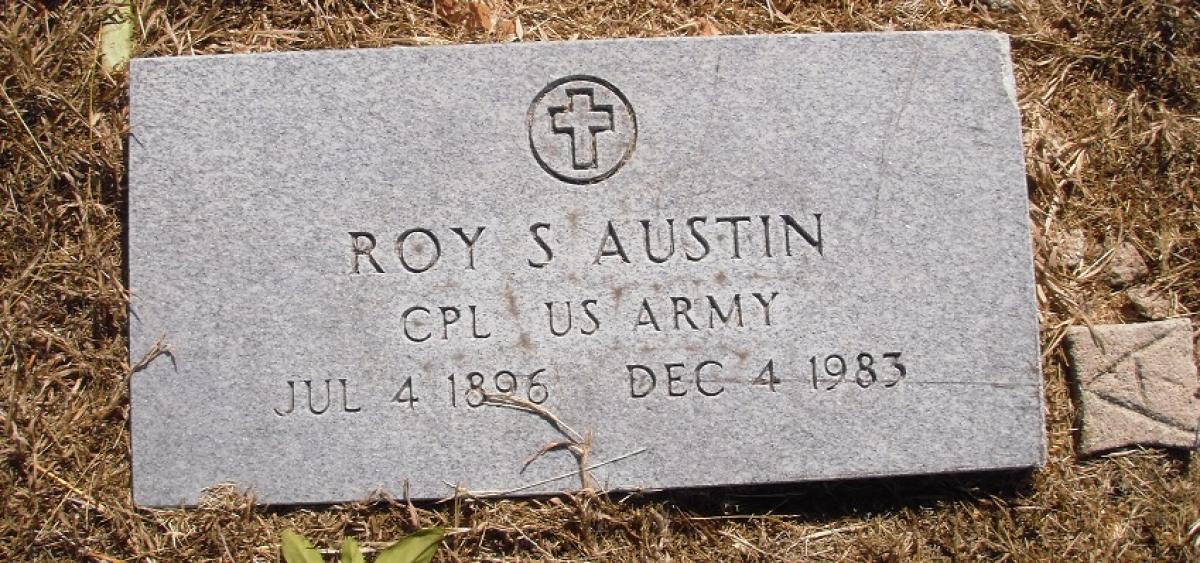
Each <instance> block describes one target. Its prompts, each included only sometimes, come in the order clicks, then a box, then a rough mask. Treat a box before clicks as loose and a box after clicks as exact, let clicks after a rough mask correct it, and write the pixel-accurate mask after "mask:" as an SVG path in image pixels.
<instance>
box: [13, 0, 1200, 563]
mask: <svg viewBox="0 0 1200 563" xmlns="http://www.w3.org/2000/svg"><path fill="white" fill-rule="evenodd" d="M134 4H135V5H134V13H135V19H136V22H135V31H134V35H135V39H136V46H135V55H136V56H145V57H150V56H175V55H188V54H209V53H244V52H262V51H275V50H294V49H325V48H334V47H338V48H344V47H383V46H398V45H407V46H414V45H433V44H446V43H461V42H499V41H546V40H574V39H588V38H597V37H629V36H632V37H651V36H671V35H711V34H718V33H719V34H745V33H813V32H827V31H880V30H927V29H963V28H978V29H989V30H999V31H1003V32H1005V33H1008V34H1010V35H1011V36H1012V43H1013V58H1014V61H1015V68H1016V72H1017V82H1018V87H1019V91H1020V106H1021V111H1022V115H1023V120H1024V137H1025V151H1026V152H1025V154H1026V159H1027V163H1028V190H1029V198H1030V203H1031V212H1030V220H1031V224H1032V226H1033V228H1034V231H1035V233H1036V234H1035V244H1036V247H1037V251H1036V256H1037V269H1038V306H1039V310H1040V317H1041V338H1042V342H1043V350H1044V358H1045V381H1046V405H1047V424H1048V433H1049V462H1048V464H1047V466H1046V467H1045V468H1044V469H1041V470H1039V471H1036V472H1034V473H1032V474H1025V475H1011V474H1010V475H986V476H957V477H941V478H909V479H890V480H880V481H871V482H854V483H837V484H809V485H801V486H791V487H771V488H748V489H746V488H734V489H722V490H711V491H691V492H676V493H660V494H654V495H639V496H624V495H594V494H580V495H575V496H562V497H557V498H549V499H535V500H479V499H471V498H465V497H459V498H456V499H454V500H452V501H448V502H444V503H440V504H420V505H418V506H416V507H411V506H409V505H407V504H406V503H404V502H403V501H395V500H389V499H376V500H374V501H371V502H363V503H359V504H354V505H344V506H334V507H326V508H321V507H314V508H312V509H299V508H293V509H285V510H278V509H264V508H259V507H255V506H254V505H253V504H252V503H251V502H249V501H248V500H247V499H245V498H242V497H240V496H238V495H237V494H233V493H222V492H219V491H218V492H216V493H214V494H213V495H212V496H211V497H210V498H209V499H208V500H207V501H206V502H205V503H204V504H203V505H202V506H201V507H200V508H197V509H192V510H140V509H136V508H134V507H133V506H132V504H131V502H130V492H129V454H128V452H129V432H128V429H127V421H128V416H129V400H128V389H127V378H128V374H129V370H130V366H129V362H128V360H127V350H126V343H125V336H124V334H125V333H124V328H123V327H124V324H125V321H126V311H125V305H126V294H125V290H124V285H123V282H124V280H123V260H124V258H123V255H122V238H121V237H122V209H123V206H124V198H125V193H126V192H125V185H124V175H125V172H124V171H125V166H124V156H123V146H122V143H123V139H124V137H125V134H126V131H127V123H128V122H127V118H128V111H127V97H126V92H127V77H126V76H125V74H124V73H122V72H117V73H115V74H109V73H106V72H104V71H103V70H102V69H101V68H100V65H99V64H98V62H97V60H98V48H97V37H98V33H99V28H100V26H101V24H102V23H103V22H104V18H105V15H106V14H107V13H108V10H107V7H106V6H105V5H104V4H99V3H95V4H88V3H85V5H76V4H75V3H68V2H60V1H49V0H47V1H45V2H38V1H33V0H9V1H8V2H3V3H0V5H2V6H3V7H2V8H0V65H2V69H3V72H2V73H0V87H2V89H0V94H2V96H0V98H2V99H0V116H2V118H0V185H2V188H3V189H2V190H0V209H2V210H3V211H2V212H0V232H2V233H3V234H2V235H0V372H2V374H3V375H2V376H0V554H2V555H3V559H4V560H6V561H87V560H92V561H127V560H128V561H133V560H136V561H210V560H220V561H239V562H240V561H251V560H265V561H274V560H276V559H277V557H278V549H277V545H278V537H279V532H280V531H281V530H283V529H285V528H289V527H292V528H295V529H297V530H300V531H301V532H303V533H305V534H306V535H308V536H309V537H311V538H313V539H314V541H315V542H316V543H317V544H318V545H319V546H322V547H334V546H336V545H337V543H338V541H339V540H340V538H342V537H344V536H347V535H353V536H354V537H356V538H358V540H359V541H360V542H364V543H366V544H367V545H368V546H375V547H378V546H380V545H382V544H383V542H387V541H389V540H393V539H395V538H397V537H399V536H401V535H403V534H405V533H407V532H410V531H412V530H414V529H416V528H417V527H419V526H427V525H440V526H445V527H447V528H448V529H450V532H451V535H450V536H449V537H448V538H447V540H446V541H445V542H444V544H443V548H442V551H441V553H440V555H439V557H440V560H444V561H448V560H454V561H458V560H476V559H576V560H577V559H594V560H677V561H678V560H734V561H736V560H789V559H791V560H810V559H813V560H823V559H853V560H860V559H877V560H902V559H904V560H906V559H917V560H925V559H977V558H979V559H990V560H1003V559H1015V560H1044V559H1081V560H1082V559H1086V560H1139V561H1140V560H1152V559H1153V560H1168V561H1173V560H1197V559H1200V547H1198V545H1197V544H1198V543H1200V537H1198V536H1200V468H1198V467H1197V464H1196V459H1197V458H1196V457H1195V454H1192V455H1191V456H1189V454H1187V453H1180V452H1167V451H1162V450H1154V449H1147V450H1135V451H1125V452H1120V453H1117V454H1112V455H1108V456H1104V457H1099V458H1095V459H1086V460H1081V459H1079V458H1078V456H1076V454H1075V451H1074V435H1073V430H1074V415H1075V407H1074V405H1073V403H1072V399H1071V395H1070V392H1069V389H1068V385H1067V384H1068V379H1067V373H1066V369H1065V358H1064V355H1063V350H1062V346H1061V338H1062V335H1063V331H1064V328H1065V327H1066V326H1068V325H1071V324H1083V323H1101V322H1134V321H1137V320H1140V317H1139V315H1140V314H1141V313H1139V309H1138V308H1137V307H1135V306H1132V304H1131V301H1130V297H1129V292H1128V291H1124V290H1116V289H1113V288H1112V287H1111V286H1110V285H1108V284H1107V283H1106V282H1105V280H1104V271H1105V268H1106V264H1107V262H1108V261H1109V260H1110V258H1111V256H1112V250H1113V249H1114V248H1116V247H1117V245H1118V244H1120V243H1124V242H1129V243H1132V244H1133V245H1134V246H1135V247H1136V248H1137V250H1138V252H1139V253H1140V254H1141V255H1142V256H1143V257H1144V258H1145V260H1146V262H1147V264H1148V266H1149V270H1150V273H1149V275H1148V276H1147V277H1146V278H1145V279H1144V280H1143V281H1142V282H1140V284H1139V288H1140V289H1139V290H1140V291H1144V290H1149V291H1151V292H1155V293H1157V294H1159V295H1161V296H1162V298H1163V299H1165V301H1164V303H1165V304H1166V305H1165V306H1166V307H1167V308H1168V309H1169V314H1171V315H1173V316H1190V317H1191V318H1192V319H1193V321H1194V320H1195V315H1196V312H1197V311H1200V283H1198V280H1200V193H1198V190H1200V171H1198V168H1197V167H1198V162H1197V159H1198V155H1200V88H1198V84H1197V81H1198V78H1200V7H1198V6H1200V5H1198V4H1196V3H1193V2H1187V1H1178V2H1172V1H1165V0H1163V1H1156V2H1150V1H1136V0H1123V1H1117V0H1102V1H1082V0H1080V1H1063V0H1036V1H1035V0H1011V1H1010V0H990V1H987V2H984V1H978V2H976V1H962V2H936V1H919V0H910V1H902V2H882V3H879V4H873V3H867V2H861V1H859V0H842V1H824V2H814V3H808V2H800V1H793V0H744V1H726V2H718V1H712V0H709V1H705V0H696V1H692V2H686V1H677V2H672V1H666V0H642V1H635V0H596V1H593V2H559V1H555V0H537V1H521V0H489V1H488V2H487V3H486V4H473V3H469V2H466V1H464V0H457V1H455V0H420V1H410V2H386V1H377V0H353V1H350V0H348V1H332V0H308V1H303V2H301V1H297V2H283V1H278V2H274V1H262V2H253V3H242V2H228V3H224V4H223V3H220V2H195V3H188V5H185V4H184V3H177V2H150V1H147V0H140V1H135V2H134ZM246 4H249V6H247V5H246ZM1072 240H1074V241H1076V242H1078V241H1079V240H1082V241H1084V242H1085V248H1084V252H1083V255H1082V261H1081V262H1078V263H1077V262H1076V261H1075V260H1073V259H1071V258H1070V256H1069V254H1070V252H1068V251H1067V250H1069V242H1070V241H1072Z"/></svg>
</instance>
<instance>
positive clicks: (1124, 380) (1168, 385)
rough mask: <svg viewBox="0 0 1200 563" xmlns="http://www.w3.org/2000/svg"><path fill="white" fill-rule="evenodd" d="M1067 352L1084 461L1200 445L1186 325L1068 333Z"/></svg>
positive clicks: (1171, 322) (1182, 321) (1103, 327)
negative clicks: (1123, 451)
mask: <svg viewBox="0 0 1200 563" xmlns="http://www.w3.org/2000/svg"><path fill="white" fill-rule="evenodd" d="M1067 351H1068V354H1069V356H1070V361H1071V370H1072V375H1073V377H1074V380H1073V388H1074V393H1075V398H1076V402H1077V406H1078V407H1079V413H1080V415H1079V424H1080V433H1079V443H1078V449H1079V453H1080V454H1081V455H1090V454H1095V453H1100V452H1104V451H1108V450H1113V449H1117V448H1123V447H1127V446H1134V445H1154V446H1164V447H1173V448H1187V449H1194V448H1197V446H1198V445H1200V443H1198V440H1197V438H1198V436H1197V426H1198V424H1200V398H1198V397H1197V389H1198V388H1200V382H1198V381H1197V375H1196V365H1195V363H1194V361H1193V355H1194V345H1193V341H1192V325H1191V322H1190V321H1188V320H1187V319H1171V320H1166V321H1158V322H1150V323H1137V324H1127V325H1097V326H1093V327H1090V328H1089V327H1071V328H1070V329H1069V332H1068V333H1067Z"/></svg>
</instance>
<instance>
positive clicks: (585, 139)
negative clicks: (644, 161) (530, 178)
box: [526, 75, 637, 184]
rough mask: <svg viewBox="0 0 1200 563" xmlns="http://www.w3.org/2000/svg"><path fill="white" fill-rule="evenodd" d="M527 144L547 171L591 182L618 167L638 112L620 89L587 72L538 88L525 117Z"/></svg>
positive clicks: (633, 141)
mask: <svg viewBox="0 0 1200 563" xmlns="http://www.w3.org/2000/svg"><path fill="white" fill-rule="evenodd" d="M526 126H527V128H528V131H529V149H530V152H532V153H533V157H534V159H535V160H536V161H537V163H538V165H539V166H541V167H542V169H543V170H545V171H546V172H547V173H548V174H550V175H551V176H553V177H555V178H558V179H559V180H562V181H564V182H567V183H571V184H595V183H597V182H600V181H602V180H604V179H606V178H608V177H610V176H612V175H613V174H615V173H616V172H617V170H618V169H620V168H621V166H623V165H624V164H625V163H626V162H627V161H628V160H629V158H630V157H631V156H633V150H634V147H635V146H636V145H637V116H636V115H635V114H634V111H633V106H632V105H630V103H629V100H628V99H627V98H626V97H625V95H624V94H623V93H621V91H620V90H618V89H617V88H616V87H615V86H613V85H612V84H610V83H609V82H608V81H605V80H603V79H600V78H597V77H594V76H587V75H571V76H566V77H563V78H559V79H558V80H555V81H553V82H551V83H550V84H548V85H547V86H546V87H545V88H542V90H541V91H540V92H538V93H537V95H536V96H534V98H533V101H532V102H531V103H530V104H529V112H528V115H527V117H526Z"/></svg>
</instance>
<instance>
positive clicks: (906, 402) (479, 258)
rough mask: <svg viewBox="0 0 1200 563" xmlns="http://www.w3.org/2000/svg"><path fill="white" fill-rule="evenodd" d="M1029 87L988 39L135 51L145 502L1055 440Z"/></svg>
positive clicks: (637, 477)
mask: <svg viewBox="0 0 1200 563" xmlns="http://www.w3.org/2000/svg"><path fill="white" fill-rule="evenodd" d="M1015 96H1016V94H1015V91H1014V83H1013V76H1012V69H1011V64H1010V60H1009V47H1008V39H1007V38H1006V37H1005V36H1003V35H996V34H990V33H981V32H936V33H935V32H930V33H887V34H824V35H805V36H769V37H767V36H762V37H721V38H693V39H655V40H614V41H588V42H571V43H539V44H511V45H485V46H453V47H419V48H396V49H381V50H349V51H323V52H307V53H274V54H264V55H236V56H205V57H177V58H161V59H139V60H135V61H133V63H132V69H131V84H130V120H131V127H132V130H131V134H130V140H129V164H130V170H129V248H128V256H129V288H130V290H131V292H132V302H131V305H130V313H131V314H130V319H131V320H130V328H129V331H130V359H131V363H134V364H136V363H138V361H139V360H141V359H142V358H143V356H145V355H146V354H147V352H148V351H150V350H151V349H152V348H153V346H154V344H155V343H156V342H158V341H159V339H160V338H161V339H162V340H161V342H162V343H163V344H164V345H165V346H166V347H167V349H168V350H169V351H170V355H162V356H159V357H157V358H155V359H154V360H152V361H150V362H149V363H148V364H147V365H146V366H145V367H144V368H143V369H139V370H137V371H136V372H135V373H134V374H133V376H132V381H131V393H132V422H131V425H132V450H133V451H132V463H133V493H134V499H135V501H136V502H137V503H138V504H141V505H175V504H190V503H195V502H196V501H197V500H198V498H199V497H200V496H201V495H202V493H203V491H204V490H205V488H207V487H210V486H213V485H216V484H221V483H235V484H237V485H238V486H240V487H243V488H246V489H250V490H252V491H253V492H254V493H255V495H256V496H257V498H258V499H259V500H260V501H261V502H267V503H319V502H330V501H347V500H354V499H360V498H363V497H365V496H367V495H369V494H371V493H373V492H376V491H385V492H389V493H391V494H393V495H397V496H399V495H402V494H403V490H404V487H405V484H406V483H407V484H408V485H409V486H410V487H411V489H410V490H411V494H412V496H413V497H414V498H435V497H444V496H448V495H450V494H452V493H453V491H454V486H455V485H459V486H462V487H465V488H467V489H470V490H472V491H476V492H478V491H500V492H509V493H515V494H530V493H542V492H552V491H561V490H566V489H572V488H576V487H579V486H580V483H581V480H580V477H579V475H577V474H572V473H573V472H576V473H577V472H578V469H579V464H578V463H577V459H576V455H575V454H577V453H580V452H581V451H582V450H584V449H586V450H587V451H586V453H587V456H586V457H587V464H588V465H589V467H590V466H598V467H594V468H593V469H590V470H589V471H588V474H589V475H590V476H591V477H592V479H593V483H594V484H595V486H597V487H602V488H608V489H655V488H665V487H695V486H707V485H722V484H741V483H774V482H791V481H805V480H819V479H841V478H855V477H871V476H881V475H900V474H921V473H938V472H954V471H968V470H984V469H998V468H1019V467H1029V466H1035V465H1038V464H1041V463H1042V462H1043V461H1044V459H1045V449H1044V439H1045V438H1044V429H1043V422H1042V392H1041V375H1040V366H1039V348H1038V326H1037V316H1036V311H1035V301H1034V289H1033V268H1032V258H1031V245H1030V233H1029V226H1028V225H1029V221H1028V218H1027V200H1026V188H1025V172H1024V166H1023V162H1022V149H1021V130H1020V120H1019V117H1018V113H1017V107H1016V101H1015ZM551 317H552V319H553V322H551ZM843 372H844V373H843ZM414 397H415V399H416V400H415V401H414V400H413V398H414ZM551 418H555V419H557V420H558V421H560V422H561V423H563V424H564V425H566V426H569V427H570V428H569V429H566V428H563V429H561V430H560V429H558V428H556V426H555V425H554V424H551V422H550V419H551ZM563 440H566V441H568V442H570V443H572V445H573V446H574V450H575V453H572V451H571V449H570V448H564V449H559V450H556V451H552V452H549V453H547V454H546V455H544V456H541V457H539V458H537V459H535V460H534V461H532V462H530V463H528V465H526V461H527V460H528V459H530V457H531V456H532V455H533V454H535V453H536V452H538V451H539V450H540V449H541V448H542V447H543V446H545V445H546V444H548V443H551V442H555V441H563ZM585 443H586V444H587V445H586V446H585V445H584V444H585ZM614 460H615V461H614ZM563 476H565V477H563ZM556 477H561V478H558V479H555V478H556Z"/></svg>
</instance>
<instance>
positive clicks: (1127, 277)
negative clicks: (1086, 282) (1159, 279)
mask: <svg viewBox="0 0 1200 563" xmlns="http://www.w3.org/2000/svg"><path fill="white" fill-rule="evenodd" d="M1148 273H1150V269H1149V268H1147V267H1146V261H1145V260H1143V259H1142V255H1141V253H1139V252H1138V250H1137V247H1136V246H1134V245H1133V244H1131V243H1128V242H1123V243H1121V245H1120V246H1118V247H1117V248H1115V249H1114V250H1113V253H1112V257H1110V258H1109V261H1108V270H1107V271H1106V272H1105V274H1106V281H1107V282H1108V285H1111V286H1113V287H1125V286H1128V285H1132V284H1133V283H1134V282H1136V281H1138V280H1140V279H1142V278H1143V277H1145V276H1146V274H1148Z"/></svg>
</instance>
